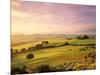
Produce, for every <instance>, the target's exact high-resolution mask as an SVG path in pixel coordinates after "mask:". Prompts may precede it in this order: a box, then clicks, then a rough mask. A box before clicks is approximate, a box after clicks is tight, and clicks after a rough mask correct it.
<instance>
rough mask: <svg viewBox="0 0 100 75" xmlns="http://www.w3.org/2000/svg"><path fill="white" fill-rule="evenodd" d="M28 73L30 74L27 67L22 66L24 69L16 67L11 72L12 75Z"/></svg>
mask: <svg viewBox="0 0 100 75" xmlns="http://www.w3.org/2000/svg"><path fill="white" fill-rule="evenodd" d="M26 73H29V72H27V71H26V66H25V65H22V67H14V68H12V70H11V74H12V75H14V74H26Z"/></svg>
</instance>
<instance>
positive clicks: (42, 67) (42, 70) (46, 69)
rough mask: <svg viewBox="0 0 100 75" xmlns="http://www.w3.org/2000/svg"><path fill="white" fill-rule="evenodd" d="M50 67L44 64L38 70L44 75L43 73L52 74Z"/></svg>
mask: <svg viewBox="0 0 100 75" xmlns="http://www.w3.org/2000/svg"><path fill="white" fill-rule="evenodd" d="M49 67H50V66H49V65H48V64H42V65H40V66H38V67H37V70H38V72H39V73H42V72H50V68H49Z"/></svg>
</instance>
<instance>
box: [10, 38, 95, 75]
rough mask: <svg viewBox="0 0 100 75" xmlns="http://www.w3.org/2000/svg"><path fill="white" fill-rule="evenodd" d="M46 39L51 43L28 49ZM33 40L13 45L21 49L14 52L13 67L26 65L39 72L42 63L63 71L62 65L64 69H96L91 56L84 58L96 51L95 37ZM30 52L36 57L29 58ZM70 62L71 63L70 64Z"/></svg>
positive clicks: (29, 68) (32, 70) (14, 48)
mask: <svg viewBox="0 0 100 75" xmlns="http://www.w3.org/2000/svg"><path fill="white" fill-rule="evenodd" d="M44 40H46V41H48V42H49V43H48V44H45V45H42V47H41V48H35V49H33V50H29V49H28V48H29V47H35V46H36V45H37V44H41V42H42V41H44ZM32 41H33V42H28V43H24V44H18V45H15V46H12V48H13V50H16V49H17V50H18V51H19V53H12V63H11V65H12V68H16V67H17V68H20V67H22V66H23V65H25V66H26V67H27V69H28V70H30V71H31V72H32V73H35V72H38V71H37V67H39V66H41V65H49V66H50V68H52V67H53V69H54V68H56V70H55V69H54V70H53V71H61V70H62V69H61V67H63V68H64V70H62V71H65V70H66V71H69V70H71V69H74V68H75V69H74V70H86V69H95V68H94V67H95V61H94V62H92V59H91V58H90V57H88V58H86V59H84V57H85V56H87V55H88V54H89V53H95V50H96V49H95V45H96V41H95V39H84V40H83V39H81V40H79V39H76V38H72V39H71V40H68V39H66V37H63V36H49V37H47V36H46V37H45V38H42V39H40V38H39V40H37V41H35V40H32ZM34 41H35V42H34ZM65 42H67V43H68V45H67V44H65ZM49 46H50V47H49ZM51 46H53V47H51ZM22 48H25V49H26V51H23V52H21V49H22ZM28 54H33V55H34V58H32V59H27V58H26V56H27V55H28ZM85 60H87V61H85ZM89 60H90V61H89ZM93 60H95V59H93ZM68 64H70V65H69V66H68ZM64 65H65V66H66V67H65V66H64ZM84 65H85V69H83V67H81V68H80V66H84ZM87 65H88V66H87ZM91 65H92V66H91ZM69 68H71V69H69ZM76 68H77V69H76ZM40 72H41V71H40Z"/></svg>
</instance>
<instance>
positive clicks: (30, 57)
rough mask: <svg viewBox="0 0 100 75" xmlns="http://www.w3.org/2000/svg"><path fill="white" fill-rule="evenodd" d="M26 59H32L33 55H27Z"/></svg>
mask: <svg viewBox="0 0 100 75" xmlns="http://www.w3.org/2000/svg"><path fill="white" fill-rule="evenodd" d="M26 58H27V59H32V58H34V55H33V54H28V55H27V56H26Z"/></svg>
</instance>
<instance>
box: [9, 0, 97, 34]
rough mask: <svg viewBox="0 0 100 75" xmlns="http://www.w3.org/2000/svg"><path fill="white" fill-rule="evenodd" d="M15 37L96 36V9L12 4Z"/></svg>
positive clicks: (46, 3)
mask: <svg viewBox="0 0 100 75" xmlns="http://www.w3.org/2000/svg"><path fill="white" fill-rule="evenodd" d="M11 32H12V34H16V33H24V34H95V33H96V6H94V5H79V4H78V5H77V4H64V3H63V4H62V3H48V2H33V1H16V0H12V2H11Z"/></svg>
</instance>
